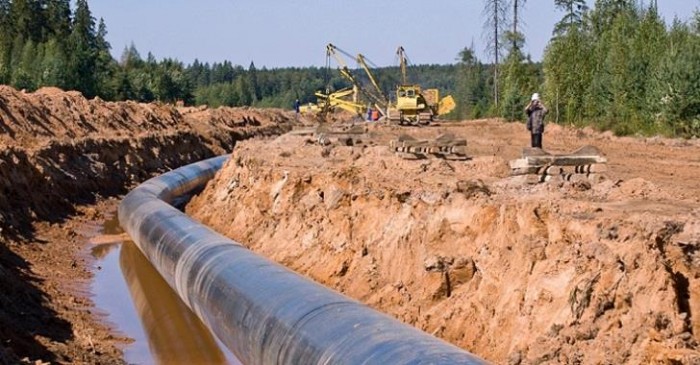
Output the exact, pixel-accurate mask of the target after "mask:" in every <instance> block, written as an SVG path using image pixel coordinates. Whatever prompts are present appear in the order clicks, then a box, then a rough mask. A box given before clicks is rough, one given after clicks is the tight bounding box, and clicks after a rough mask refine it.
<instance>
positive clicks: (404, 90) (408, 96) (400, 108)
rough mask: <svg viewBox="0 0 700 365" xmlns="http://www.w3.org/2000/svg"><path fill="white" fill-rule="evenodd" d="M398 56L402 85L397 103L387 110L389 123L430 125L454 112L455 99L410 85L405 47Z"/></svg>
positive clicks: (435, 91) (397, 96)
mask: <svg viewBox="0 0 700 365" xmlns="http://www.w3.org/2000/svg"><path fill="white" fill-rule="evenodd" d="M396 55H397V56H398V58H399V61H400V69H401V85H399V86H398V87H397V88H396V103H395V104H393V105H390V106H389V108H388V109H387V116H388V118H389V121H390V122H392V123H398V124H414V125H415V124H429V123H430V122H432V121H433V120H434V119H435V118H436V117H437V116H439V115H444V114H447V113H449V112H451V111H452V110H454V108H455V106H456V104H455V101H454V98H453V97H452V96H451V95H448V96H446V97H444V98H442V99H440V91H439V90H438V89H425V90H422V89H421V87H420V86H419V85H415V84H410V83H408V77H407V75H406V69H407V64H408V58H407V57H406V52H405V51H404V49H403V47H399V48H398V50H397V51H396Z"/></svg>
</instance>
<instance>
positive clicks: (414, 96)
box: [312, 43, 455, 125]
mask: <svg viewBox="0 0 700 365" xmlns="http://www.w3.org/2000/svg"><path fill="white" fill-rule="evenodd" d="M339 53H342V54H344V55H345V56H347V57H349V58H351V59H354V60H355V61H356V62H357V64H358V65H359V66H360V67H361V68H362V70H363V71H364V72H365V74H366V75H367V79H369V81H370V82H369V83H370V84H371V85H372V87H371V88H369V87H366V86H364V85H362V84H361V83H360V82H359V80H358V79H357V78H356V77H355V76H354V75H353V74H352V73H351V72H350V68H349V67H348V64H347V63H346V62H345V60H344V59H343V57H341V56H340V54H339ZM397 55H398V57H399V60H400V66H401V67H400V69H401V85H398V86H397V88H396V91H395V93H396V94H395V95H394V97H395V101H393V102H392V101H391V100H390V99H391V98H389V97H387V96H386V94H385V93H384V91H383V90H382V89H381V87H380V86H379V83H378V82H377V79H376V78H375V77H374V75H373V74H372V71H371V69H370V67H369V65H368V61H367V59H366V57H364V56H363V55H362V54H358V55H357V56H352V55H351V54H349V53H348V52H345V51H343V50H342V49H340V48H338V47H336V46H335V45H333V44H330V43H329V44H328V45H327V46H326V67H328V68H330V59H331V58H335V60H336V61H337V63H338V65H339V68H338V70H339V71H340V74H341V75H342V76H343V77H344V78H346V79H347V80H348V81H350V83H351V85H352V87H350V88H346V89H342V90H338V91H335V92H330V90H328V89H327V90H326V92H325V93H322V92H317V93H316V94H315V95H316V98H317V100H318V102H317V104H318V106H317V108H312V109H315V110H319V111H320V113H321V114H323V115H325V114H327V113H328V112H330V111H332V110H333V109H335V108H340V109H343V110H347V111H350V112H352V113H355V114H357V115H358V116H361V117H362V116H363V115H364V113H365V111H367V109H368V108H371V109H372V110H374V111H376V112H378V117H379V118H380V119H386V120H388V121H389V122H391V123H396V124H400V125H404V124H405V125H417V124H429V123H430V122H432V121H433V120H434V119H435V118H436V117H437V116H439V115H444V114H447V113H449V112H450V111H452V110H453V109H454V108H455V101H454V99H453V98H452V96H449V95H448V96H446V97H444V98H442V99H440V92H439V91H438V89H425V90H423V89H421V87H420V86H419V85H415V84H409V83H408V78H407V75H406V73H407V72H406V70H407V64H408V58H407V57H406V54H405V52H404V49H403V47H399V48H398V50H397Z"/></svg>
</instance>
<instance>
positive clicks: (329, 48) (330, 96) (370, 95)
mask: <svg viewBox="0 0 700 365" xmlns="http://www.w3.org/2000/svg"><path fill="white" fill-rule="evenodd" d="M340 54H343V55H345V56H346V57H348V58H350V59H353V60H355V61H356V62H357V63H358V64H359V65H360V67H361V68H362V69H363V71H364V72H365V74H367V78H368V79H369V81H370V83H371V84H372V86H373V87H374V89H369V88H367V87H365V86H363V85H362V83H360V81H359V80H358V79H357V77H355V76H354V75H353V74H352V72H350V68H349V67H348V64H347V62H345V59H344V58H343V57H341V56H340ZM331 57H332V58H334V59H335V60H336V62H337V63H338V65H339V68H338V70H339V72H340V74H341V75H342V76H343V77H344V78H346V79H347V80H348V81H350V83H351V84H352V89H353V101H352V103H353V104H356V105H357V106H358V107H356V108H355V107H354V106H351V108H355V109H357V112H358V114H362V112H363V111H364V106H363V104H360V100H359V98H358V94H360V95H362V96H364V98H365V99H366V101H367V102H369V103H370V104H371V105H372V106H374V108H376V109H377V110H379V111H380V113H381V114H384V113H385V110H386V108H387V107H388V105H389V101H388V98H387V97H386V95H385V94H384V92H383V91H382V89H381V87H379V83H378V82H377V79H376V78H375V77H374V75H373V74H372V71H371V70H370V68H369V65H368V62H369V61H368V59H367V58H366V57H365V56H364V55H362V54H358V55H357V56H353V55H351V54H350V53H348V52H346V51H344V50H342V49H340V48H339V47H337V46H335V45H333V44H332V43H329V44H328V45H326V66H327V67H330V58H331ZM340 93H342V94H343V96H345V95H347V93H346V90H341V91H338V92H336V93H330V92H327V93H326V94H325V96H322V97H321V99H324V100H329V101H332V100H340V98H341V97H342V96H340ZM334 94H336V95H334ZM318 96H319V95H317V97H318ZM330 104H331V105H332V104H333V103H330ZM343 104H344V106H345V107H344V109H347V108H348V104H347V103H343ZM337 106H341V105H337ZM360 106H361V107H360ZM341 107H343V106H341Z"/></svg>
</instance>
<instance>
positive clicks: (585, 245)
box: [187, 121, 700, 364]
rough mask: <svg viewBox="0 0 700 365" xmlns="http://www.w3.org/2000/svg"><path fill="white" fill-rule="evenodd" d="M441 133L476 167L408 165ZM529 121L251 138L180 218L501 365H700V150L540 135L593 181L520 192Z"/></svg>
mask: <svg viewBox="0 0 700 365" xmlns="http://www.w3.org/2000/svg"><path fill="white" fill-rule="evenodd" d="M443 133H452V134H453V135H454V136H455V137H458V138H466V139H467V140H468V141H469V146H468V151H469V152H470V155H472V156H473V159H471V160H467V161H448V160H442V159H437V158H428V159H419V160H405V159H401V158H399V157H397V156H396V155H395V154H393V153H392V152H390V151H389V149H388V148H387V147H386V146H387V143H386V142H387V141H388V140H390V139H393V138H396V137H397V136H398V135H400V134H408V135H411V136H412V137H414V138H416V139H427V138H434V137H436V136H438V135H440V134H443ZM528 137H529V136H528V135H527V134H526V132H525V131H524V127H523V126H522V124H508V123H500V122H494V121H476V122H470V123H456V124H449V125H443V126H441V127H434V128H422V129H415V128H404V129H400V130H398V129H396V128H380V127H370V128H368V133H367V134H365V135H364V136H363V137H356V138H358V139H362V143H353V145H347V143H346V144H338V143H335V144H330V145H327V146H321V145H319V144H318V143H316V141H315V140H314V139H313V138H311V137H307V136H303V135H284V136H281V137H279V138H277V139H276V140H274V141H269V142H264V141H246V142H243V143H241V144H239V146H238V147H237V148H236V151H235V152H234V154H233V156H232V158H231V159H230V160H229V162H228V163H227V164H226V165H225V167H224V168H223V169H222V171H220V172H219V173H218V174H217V176H216V178H215V179H214V180H213V181H212V182H210V184H209V185H208V186H207V188H206V189H205V191H204V192H203V193H202V194H201V195H200V196H198V197H196V198H195V199H193V201H192V202H191V203H190V205H189V206H188V208H187V211H188V212H189V213H190V214H192V215H193V216H194V217H196V218H198V219H200V220H201V221H202V222H204V223H205V224H208V225H210V226H212V227H214V228H215V229H217V230H218V231H220V232H222V233H224V234H227V235H228V236H230V237H231V238H233V239H235V240H237V241H239V242H241V243H243V244H245V245H246V246H248V247H250V248H251V249H252V250H254V251H257V252H259V253H261V254H263V255H265V256H267V257H270V258H272V259H274V260H276V261H278V262H280V263H282V264H284V265H286V266H288V267H290V268H292V269H294V270H297V271H299V272H301V273H303V274H306V275H308V276H309V277H311V278H312V279H314V280H316V281H318V282H321V283H323V284H325V285H328V286H330V287H333V288H335V289H337V290H340V291H342V292H344V293H345V294H347V295H349V296H351V297H354V298H356V299H358V300H361V301H363V302H365V303H368V304H369V305H371V306H373V307H375V308H378V309H380V310H382V311H385V312H388V313H390V314H392V315H393V316H395V317H397V318H398V319H400V320H402V321H404V322H406V323H410V324H412V325H414V326H416V327H418V328H421V329H422V330H425V331H426V332H428V333H432V334H434V335H436V336H439V337H441V338H444V339H445V340H447V341H450V342H452V343H454V344H456V345H458V346H460V347H463V348H465V349H468V350H469V351H472V352H474V353H476V354H478V355H480V356H482V357H484V358H486V359H488V360H491V361H494V362H495V363H508V364H542V363H551V364H556V363H572V364H575V363H583V364H599V363H611V364H623V363H628V364H640V363H669V364H671V363H684V364H698V363H700V352H698V351H697V348H698V341H699V340H700V185H699V184H698V179H697V178H696V177H697V176H700V161H699V160H698V158H699V157H698V156H700V146H698V144H697V143H695V142H694V141H675V140H656V141H649V140H642V139H635V138H622V139H620V138H615V137H611V136H609V135H605V134H599V133H595V132H593V131H590V130H583V131H580V130H575V129H569V128H562V127H558V126H550V128H549V129H548V131H547V133H546V135H545V147H547V148H548V149H550V150H552V151H553V152H557V151H558V152H571V151H574V150H576V149H577V148H579V147H581V146H582V145H593V146H596V147H598V148H600V150H602V151H604V152H605V154H606V155H607V157H608V160H609V161H610V172H609V173H608V174H607V179H603V180H602V181H596V182H589V181H576V182H565V181H557V180H554V181H551V182H549V183H546V184H539V185H523V184H522V183H521V182H519V181H518V180H517V179H514V178H510V177H508V171H509V170H508V165H507V161H508V159H512V158H517V157H519V156H518V155H519V150H520V149H521V147H520V146H524V145H526V144H527V143H528Z"/></svg>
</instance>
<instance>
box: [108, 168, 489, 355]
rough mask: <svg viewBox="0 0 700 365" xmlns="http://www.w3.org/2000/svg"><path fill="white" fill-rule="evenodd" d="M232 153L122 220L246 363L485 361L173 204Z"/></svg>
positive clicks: (153, 184) (165, 181)
mask: <svg viewBox="0 0 700 365" xmlns="http://www.w3.org/2000/svg"><path fill="white" fill-rule="evenodd" d="M227 158H228V156H220V157H215V158H212V159H209V160H205V161H201V162H198V163H195V164H192V165H188V166H185V167H182V168H179V169H177V170H173V171H171V172H169V173H167V174H164V175H161V176H159V177H155V178H153V179H150V180H148V181H146V182H145V183H143V184H141V185H140V186H138V187H137V188H136V189H134V190H133V191H131V192H130V193H129V194H127V196H126V197H125V198H124V200H123V201H122V203H121V204H120V205H119V222H120V224H121V225H122V227H124V230H125V231H126V232H127V233H129V235H130V236H131V237H132V239H133V240H134V242H135V243H136V245H137V246H138V247H139V249H140V250H141V251H142V252H143V253H144V255H145V256H146V257H147V258H148V260H149V261H150V262H151V263H152V264H153V266H155V268H156V269H157V270H158V272H159V273H160V274H161V275H162V276H163V278H164V279H165V280H166V281H167V282H168V284H169V285H170V286H171V287H172V288H173V289H174V290H175V291H176V292H177V294H178V295H179V296H180V298H182V300H183V301H184V302H185V304H187V306H189V307H190V309H192V311H193V312H194V313H195V314H197V316H199V318H200V319H201V320H202V321H203V322H204V323H205V324H206V325H207V326H208V327H209V328H210V329H211V330H212V331H213V332H214V333H215V334H216V336H217V337H218V338H219V339H220V340H221V341H222V342H223V343H224V344H225V345H226V346H227V347H228V348H229V349H230V350H231V351H232V352H233V353H234V354H235V355H236V356H237V357H238V359H239V360H240V361H242V362H243V363H244V364H248V365H257V364H261V365H262V364H290V365H292V364H293V365H296V364H484V363H485V362H484V361H483V360H481V359H479V358H478V357H476V356H474V355H472V354H470V353H468V352H466V351H464V350H462V349H460V348H458V347H456V346H453V345H451V344H449V343H447V342H444V341H442V340H440V339H438V338H435V337H433V336H430V335H428V334H426V333H424V332H422V331H420V330H418V329H415V328H413V327H411V326H408V325H406V324H403V323H401V322H399V321H397V320H395V319H394V318H391V317H390V316H388V315H386V314H383V313H380V312H378V311H375V310H373V309H371V308H370V307H368V306H366V305H364V304H362V303H359V302H357V301H355V300H353V299H350V298H348V297H346V296H344V295H342V294H340V293H337V292H335V291H333V290H331V289H328V288H326V287H324V286H322V285H320V284H318V283H316V282H313V281H311V280H309V279H307V278H305V277H303V276H301V275H299V274H297V273H295V272H293V271H291V270H289V269H287V268H285V267H283V266H281V265H279V264H277V263H275V262H273V261H271V260H268V259H266V258H264V257H261V256H259V255H257V254H255V253H253V252H251V251H250V250H248V249H246V248H245V247H243V246H242V245H241V244H239V243H237V242H234V241H232V240H231V239H229V238H226V237H224V236H222V235H220V234H218V233H216V232H214V231H212V230H211V229H209V228H207V227H205V226H203V225H201V224H199V223H198V222H196V221H194V220H193V219H191V218H190V217H188V216H187V215H185V214H184V213H182V212H181V211H179V210H177V209H176V208H174V207H173V206H171V205H170V204H171V203H172V202H173V201H174V200H175V199H177V198H178V197H181V196H182V195H185V194H188V193H191V192H192V191H194V190H195V189H198V188H201V187H202V186H204V184H205V183H206V182H207V181H208V180H210V179H211V178H213V177H214V175H215V173H216V171H218V170H219V169H220V168H221V166H222V165H223V163H224V162H225V161H226V159H227Z"/></svg>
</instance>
